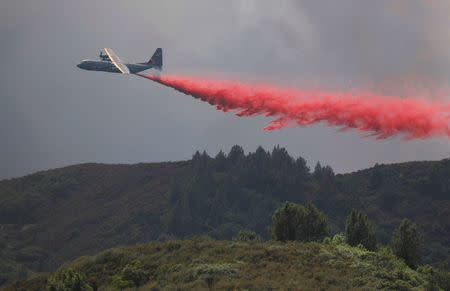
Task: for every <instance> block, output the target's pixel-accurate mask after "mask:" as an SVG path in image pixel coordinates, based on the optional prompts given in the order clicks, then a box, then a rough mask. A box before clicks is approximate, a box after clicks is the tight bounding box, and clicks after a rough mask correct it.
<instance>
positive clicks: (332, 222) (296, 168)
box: [0, 145, 450, 284]
mask: <svg viewBox="0 0 450 291" xmlns="http://www.w3.org/2000/svg"><path fill="white" fill-rule="evenodd" d="M449 177H450V159H444V160H441V161H427V162H408V163H400V164H391V165H383V164H378V165H376V166H375V167H374V168H369V169H365V170H360V171H357V172H353V173H349V174H343V175H342V174H335V173H334V171H333V169H332V168H331V167H329V166H326V165H324V164H323V163H322V164H320V165H319V166H318V167H316V169H315V170H314V172H313V173H311V171H310V169H309V168H308V166H307V163H306V161H305V159H303V158H302V157H296V158H294V157H292V156H290V155H289V154H288V152H287V151H286V149H284V148H282V147H279V146H276V147H274V148H273V149H271V150H270V151H269V150H266V149H263V148H262V147H258V148H257V149H256V151H253V152H248V153H244V150H243V149H242V147H240V146H238V145H236V146H233V147H232V148H231V150H230V151H229V153H228V154H225V153H224V152H219V153H218V154H217V155H216V156H215V157H214V156H209V155H208V154H207V153H206V152H197V153H196V154H195V155H194V156H193V157H192V159H191V160H189V161H181V162H168V163H141V164H134V165H104V164H94V163H91V164H82V165H75V166H70V167H65V168H60V169H54V170H49V171H42V172H38V173H35V174H32V175H28V176H25V177H21V178H16V179H9V180H3V181H0V284H9V283H11V282H12V281H13V280H15V279H19V278H23V277H26V276H31V275H33V274H35V273H39V272H48V271H53V270H55V269H56V268H57V267H58V266H60V265H61V264H62V263H63V262H64V261H66V260H68V259H71V258H74V257H77V256H80V255H84V254H90V253H95V252H99V251H102V250H104V249H107V248H111V247H115V246H117V245H132V244H136V243H143V242H148V241H150V240H156V239H161V240H167V239H188V238H191V237H193V236H196V235H209V236H211V237H213V238H215V239H231V238H232V237H234V236H236V234H237V233H238V231H239V230H241V229H252V230H253V231H255V233H256V234H257V235H260V236H261V237H262V238H263V239H268V238H269V235H268V234H267V231H266V230H267V227H268V226H269V225H271V224H272V220H271V216H272V214H273V213H274V211H275V209H277V208H279V207H280V206H281V205H282V203H283V202H284V201H292V202H293V203H296V204H302V205H304V204H305V203H306V201H311V202H312V203H314V205H316V206H317V207H318V208H319V209H320V210H321V211H323V212H324V214H325V215H326V216H327V218H328V224H329V226H330V231H331V233H339V232H343V231H344V229H345V219H346V217H347V216H348V214H349V213H350V211H351V210H352V208H355V209H359V210H361V211H363V212H364V213H366V214H367V215H368V216H369V217H370V218H371V220H373V222H374V224H375V225H376V226H377V231H376V238H377V241H378V242H379V243H381V244H388V243H389V241H390V237H391V234H392V231H393V230H394V229H395V228H396V227H397V226H398V224H399V222H400V219H401V218H404V217H405V218H408V219H411V220H413V221H414V222H415V223H416V224H417V225H418V226H420V229H421V230H423V234H424V248H423V262H424V263H425V264H431V265H433V266H437V264H438V263H439V262H442V261H449V260H450V251H449V250H450V240H448V237H449V229H450V221H449V220H448V219H447V218H448V217H449V216H450V200H449V198H448V197H449V196H448V193H450V192H449V191H450V179H449ZM80 209H82V210H83V211H80ZM130 262H131V261H128V262H126V263H130ZM123 267H124V266H122V268H123Z"/></svg>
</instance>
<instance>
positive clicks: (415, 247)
mask: <svg viewBox="0 0 450 291" xmlns="http://www.w3.org/2000/svg"><path fill="white" fill-rule="evenodd" d="M422 243H423V237H422V235H421V234H419V232H418V231H417V227H416V225H415V224H414V223H412V222H411V221H410V220H409V219H403V220H402V222H401V223H400V225H399V227H398V228H397V229H396V230H395V231H394V233H393V234H392V239H391V247H392V250H393V251H394V254H395V255H396V256H397V257H399V258H402V259H403V260H405V263H406V264H407V265H408V266H410V267H411V268H415V267H417V265H418V264H419V263H420V261H421V259H422V254H421V250H422Z"/></svg>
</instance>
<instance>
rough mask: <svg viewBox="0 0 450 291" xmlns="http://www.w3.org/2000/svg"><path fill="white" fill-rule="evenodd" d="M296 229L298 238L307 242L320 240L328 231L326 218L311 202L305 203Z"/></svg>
mask: <svg viewBox="0 0 450 291" xmlns="http://www.w3.org/2000/svg"><path fill="white" fill-rule="evenodd" d="M297 229H298V233H299V234H298V239H299V240H302V241H307V242H309V241H322V240H323V239H324V238H325V237H326V236H328V234H329V232H330V230H329V227H328V223H327V218H326V217H325V215H324V214H323V213H322V212H320V211H319V210H318V209H317V207H316V206H315V205H314V204H312V203H311V202H308V203H307V204H306V206H305V212H304V216H303V217H301V221H300V224H299V226H298V228H297Z"/></svg>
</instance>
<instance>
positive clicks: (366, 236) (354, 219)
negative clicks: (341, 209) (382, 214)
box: [345, 209, 377, 251]
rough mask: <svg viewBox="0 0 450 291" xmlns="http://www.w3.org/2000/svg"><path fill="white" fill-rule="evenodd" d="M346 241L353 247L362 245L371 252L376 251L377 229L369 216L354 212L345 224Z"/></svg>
mask: <svg viewBox="0 0 450 291" xmlns="http://www.w3.org/2000/svg"><path fill="white" fill-rule="evenodd" d="M345 240H346V242H347V243H348V244H349V245H351V246H357V245H359V244H362V245H363V246H364V248H366V249H367V250H369V251H374V250H375V249H376V246H377V241H376V238H375V227H374V226H373V224H372V223H370V222H369V220H368V219H367V214H364V213H362V212H361V211H356V210H355V209H353V210H352V212H351V213H350V215H349V216H348V217H347V220H346V223H345Z"/></svg>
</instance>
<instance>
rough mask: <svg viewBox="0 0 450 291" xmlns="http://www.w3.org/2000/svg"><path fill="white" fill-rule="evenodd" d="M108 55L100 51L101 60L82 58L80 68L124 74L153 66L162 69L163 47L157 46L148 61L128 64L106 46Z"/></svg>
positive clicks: (134, 72)
mask: <svg viewBox="0 0 450 291" xmlns="http://www.w3.org/2000/svg"><path fill="white" fill-rule="evenodd" d="M105 52H106V55H104V54H102V53H101V52H100V59H101V60H100V61H94V60H82V61H81V63H79V64H78V65H77V67H78V68H80V69H83V70H88V71H102V72H111V73H122V74H136V73H139V72H142V71H145V70H148V69H151V68H154V69H156V70H158V71H161V70H162V65H163V60H162V49H161V48H157V49H156V51H155V53H154V54H153V56H152V57H151V58H150V60H149V61H148V62H145V63H135V64H127V63H123V62H122V61H121V60H120V59H119V57H118V56H117V55H116V54H115V53H114V52H113V50H112V49H110V48H105Z"/></svg>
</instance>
